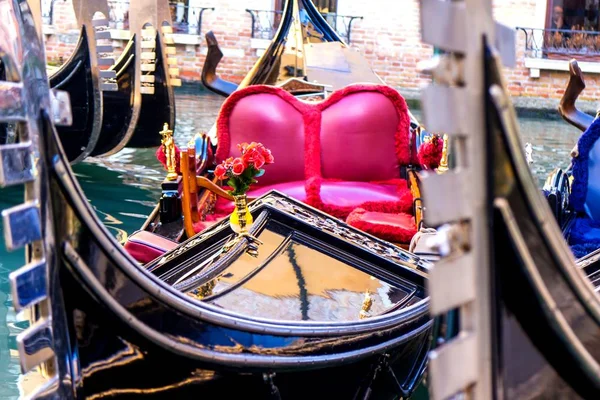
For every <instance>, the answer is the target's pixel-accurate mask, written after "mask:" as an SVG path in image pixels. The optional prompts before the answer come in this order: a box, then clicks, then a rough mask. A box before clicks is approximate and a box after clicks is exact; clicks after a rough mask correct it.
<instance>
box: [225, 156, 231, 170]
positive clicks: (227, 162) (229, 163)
mask: <svg viewBox="0 0 600 400" xmlns="http://www.w3.org/2000/svg"><path fill="white" fill-rule="evenodd" d="M232 165H233V157H229V158H228V159H227V160H225V161H223V166H224V167H225V168H230V167H231V166H232Z"/></svg>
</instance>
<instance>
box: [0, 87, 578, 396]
mask: <svg viewBox="0 0 600 400" xmlns="http://www.w3.org/2000/svg"><path fill="white" fill-rule="evenodd" d="M176 99H177V124H176V129H175V138H176V142H177V144H178V145H180V146H183V145H184V144H186V143H187V141H188V140H189V139H190V138H191V137H192V136H193V134H194V133H195V132H197V131H200V130H204V131H208V130H209V129H210V128H211V126H212V124H213V122H214V120H215V117H216V115H217V113H218V110H219V107H220V105H221V103H222V101H223V98H222V97H220V96H217V95H214V94H211V93H208V92H206V91H203V90H202V89H201V88H200V87H198V86H194V87H185V88H183V89H181V90H179V91H178V92H177V93H176ZM415 116H416V117H417V118H419V117H420V113H419V111H418V110H416V111H415ZM520 126H521V133H522V135H523V143H525V142H529V143H531V144H532V146H533V159H534V163H533V164H532V166H531V168H532V170H533V172H534V174H535V176H536V177H537V178H538V180H539V185H540V187H541V185H542V184H543V181H544V180H545V177H546V175H547V174H548V173H549V172H550V171H552V170H553V169H554V168H555V167H562V168H565V167H566V166H568V163H569V152H570V150H571V149H572V148H573V146H574V144H575V143H576V141H577V138H578V135H579V133H578V131H577V130H576V129H574V128H572V127H570V126H568V125H567V124H566V123H564V122H562V121H561V120H559V119H558V118H545V119H540V118H521V119H520ZM157 134H158V133H157ZM154 151H155V149H138V150H134V149H124V150H123V151H121V152H120V153H118V154H116V155H114V156H111V157H109V158H106V159H90V160H87V161H86V162H83V163H80V164H78V165H76V166H75V167H74V171H75V173H76V175H77V178H78V179H79V182H80V184H81V186H82V187H83V189H84V191H85V193H86V195H87V197H88V199H89V201H90V203H91V204H92V206H93V207H94V209H95V210H96V213H97V215H98V217H99V218H100V219H101V220H102V221H103V222H104V223H105V225H106V226H107V227H108V228H109V229H110V230H111V231H112V232H113V233H114V235H115V237H117V238H118V239H120V240H124V239H125V238H126V237H127V235H129V234H131V233H132V232H134V231H135V230H137V229H138V228H139V227H140V226H141V225H142V223H143V222H144V220H145V219H146V217H147V216H148V215H149V213H150V212H151V211H152V209H153V208H154V206H155V205H156V201H157V199H158V198H159V196H160V182H161V181H162V179H163V177H164V174H165V172H164V170H163V169H162V166H161V165H160V163H159V162H158V161H157V160H156V158H155V156H154ZM22 199H23V192H22V190H20V189H15V188H8V189H0V210H3V209H5V208H7V207H10V206H13V205H16V204H19V203H21V202H22ZM2 229H3V228H2V226H1V224H0V237H3V232H2ZM23 262H24V257H23V251H22V250H19V251H16V252H11V253H9V252H7V251H6V250H5V247H4V245H3V244H0V399H3V400H10V399H16V398H18V396H19V391H18V387H17V383H18V380H19V379H20V371H19V362H18V358H17V352H16V348H17V346H16V336H17V335H18V334H19V332H21V331H22V330H23V329H24V328H25V327H27V323H26V322H24V321H22V320H21V318H20V316H19V315H17V314H16V313H15V311H14V309H13V307H12V303H11V301H12V300H11V296H10V287H9V281H8V275H9V273H10V272H11V271H13V270H15V269H16V268H18V267H20V266H21V265H22V264H23ZM420 392H423V391H422V390H420ZM418 397H419V398H426V395H419V396H418Z"/></svg>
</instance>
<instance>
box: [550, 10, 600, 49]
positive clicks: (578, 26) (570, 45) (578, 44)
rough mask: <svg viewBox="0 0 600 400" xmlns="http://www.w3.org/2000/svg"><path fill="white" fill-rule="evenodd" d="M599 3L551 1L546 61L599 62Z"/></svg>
mask: <svg viewBox="0 0 600 400" xmlns="http://www.w3.org/2000/svg"><path fill="white" fill-rule="evenodd" d="M598 3H599V0H548V3H547V4H548V7H547V11H546V29H545V31H544V40H543V43H544V45H543V55H544V57H547V58H554V59H568V58H572V57H577V58H578V59H580V60H586V61H598V56H599V55H600V34H599V33H598V32H600V18H599V17H600V13H599V12H598V8H599V7H598Z"/></svg>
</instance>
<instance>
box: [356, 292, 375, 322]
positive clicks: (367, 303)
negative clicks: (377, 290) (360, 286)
mask: <svg viewBox="0 0 600 400" xmlns="http://www.w3.org/2000/svg"><path fill="white" fill-rule="evenodd" d="M372 305H373V298H372V297H371V294H370V293H369V291H368V290H367V291H366V292H365V299H364V300H363V303H362V309H361V310H360V313H359V314H358V316H359V318H360V319H365V318H367V317H369V316H370V315H369V311H370V310H371V306H372Z"/></svg>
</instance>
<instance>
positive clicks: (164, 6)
mask: <svg viewBox="0 0 600 400" xmlns="http://www.w3.org/2000/svg"><path fill="white" fill-rule="evenodd" d="M129 15H130V22H129V24H130V27H131V29H132V31H134V32H136V33H138V32H139V34H140V40H139V41H138V42H136V46H137V51H136V54H139V55H140V56H139V58H136V61H135V62H136V70H137V71H139V75H136V79H137V81H136V84H139V85H140V91H139V93H140V95H139V96H140V98H139V100H137V101H139V104H140V106H139V107H140V111H139V113H140V114H139V117H138V118H137V122H136V124H135V130H134V131H133V133H132V136H131V137H130V138H129V140H128V141H127V146H128V147H133V148H145V147H157V146H159V145H160V143H161V142H160V141H161V136H160V135H159V134H158V132H159V131H160V130H161V129H162V127H163V125H164V124H165V123H166V124H167V125H168V126H169V127H170V128H171V129H174V128H175V97H174V93H173V86H181V80H180V79H179V69H178V68H177V59H176V58H175V57H174V56H175V44H174V41H173V35H172V34H173V28H172V27H171V16H170V8H169V3H168V1H167V0H160V1H157V2H154V1H150V2H145V1H140V2H134V3H131V5H130V10H129Z"/></svg>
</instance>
